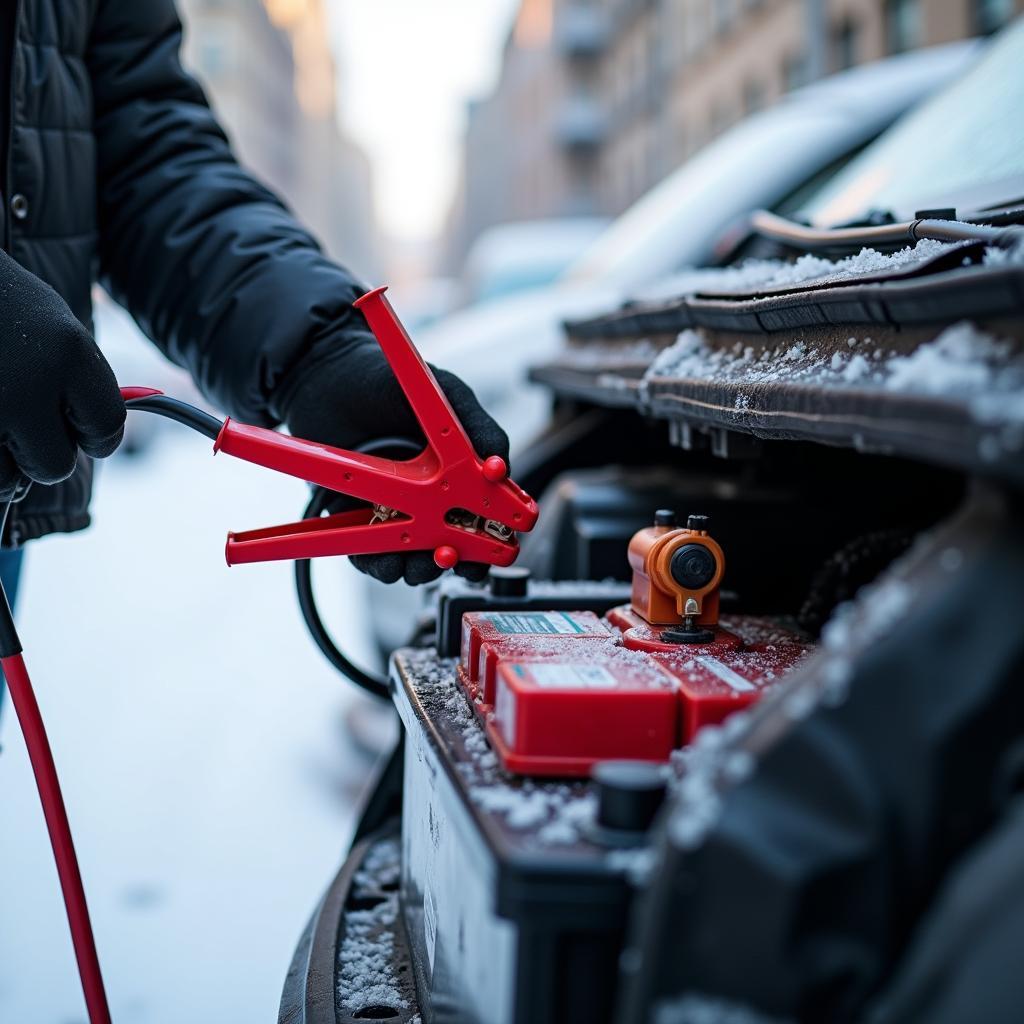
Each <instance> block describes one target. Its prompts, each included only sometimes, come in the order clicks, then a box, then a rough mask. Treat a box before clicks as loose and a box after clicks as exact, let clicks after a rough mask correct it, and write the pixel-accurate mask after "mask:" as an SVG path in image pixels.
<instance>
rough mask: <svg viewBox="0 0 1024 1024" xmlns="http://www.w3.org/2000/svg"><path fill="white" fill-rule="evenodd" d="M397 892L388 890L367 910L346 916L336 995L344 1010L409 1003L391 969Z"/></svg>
mask: <svg viewBox="0 0 1024 1024" xmlns="http://www.w3.org/2000/svg"><path fill="white" fill-rule="evenodd" d="M397 923H398V894H397V893H390V894H388V895H387V896H386V897H384V898H383V899H382V900H381V901H380V903H378V904H377V905H376V906H374V907H370V909H369V910H350V911H349V912H348V913H346V915H345V938H344V939H343V940H342V944H341V951H340V952H339V954H338V995H339V996H340V998H341V1005H342V1006H343V1007H344V1008H345V1009H346V1010H352V1011H358V1010H361V1009H364V1008H366V1007H368V1006H395V1007H401V1008H405V1007H407V1006H408V1005H409V1004H408V1002H407V1001H406V999H405V998H404V997H403V996H402V993H401V992H400V991H399V988H398V981H397V979H396V978H395V976H394V972H393V970H392V966H391V964H392V959H393V957H394V949H395V934H394V929H395V928H396V927H397Z"/></svg>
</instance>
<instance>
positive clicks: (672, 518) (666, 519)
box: [654, 508, 676, 526]
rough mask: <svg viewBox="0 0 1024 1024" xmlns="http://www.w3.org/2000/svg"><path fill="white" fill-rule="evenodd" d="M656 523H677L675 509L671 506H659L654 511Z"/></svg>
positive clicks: (668, 524) (673, 524)
mask: <svg viewBox="0 0 1024 1024" xmlns="http://www.w3.org/2000/svg"><path fill="white" fill-rule="evenodd" d="M654 525H655V526H675V525H676V514H675V511H674V510H673V509H670V508H659V509H658V511H657V512H655V513H654Z"/></svg>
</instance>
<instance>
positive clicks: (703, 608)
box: [628, 509, 725, 643]
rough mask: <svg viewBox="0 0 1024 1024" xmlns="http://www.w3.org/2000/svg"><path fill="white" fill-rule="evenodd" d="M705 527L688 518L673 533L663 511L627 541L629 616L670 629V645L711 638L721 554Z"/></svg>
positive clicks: (672, 517) (705, 521) (705, 523)
mask: <svg viewBox="0 0 1024 1024" xmlns="http://www.w3.org/2000/svg"><path fill="white" fill-rule="evenodd" d="M707 526H708V519H707V516H690V517H689V518H688V519H687V521H686V527H685V528H682V529H680V528H677V527H676V523H675V514H674V513H672V512H670V511H668V510H664V509H663V510H661V511H659V512H657V513H656V514H655V521H654V526H649V527H646V528H645V529H643V530H640V531H639V532H638V533H636V534H634V535H633V539H632V540H631V541H630V542H629V552H628V558H629V564H630V567H631V568H632V570H633V595H632V607H633V611H634V612H636V614H637V615H639V616H641V617H642V618H644V619H646V620H647V622H649V623H650V624H651V625H654V626H670V627H673V628H671V629H669V630H666V634H665V639H666V640H668V641H670V642H674V643H708V642H710V641H711V640H712V639H713V638H714V633H713V632H712V630H713V629H714V627H716V626H717V625H718V601H719V587H720V585H721V582H722V576H723V574H724V572H725V555H724V553H723V552H722V549H721V548H720V547H719V546H718V544H717V543H716V542H715V541H714V540H713V539H712V538H711V537H710V536H709V535H708V531H707Z"/></svg>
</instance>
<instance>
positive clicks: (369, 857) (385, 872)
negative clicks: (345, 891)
mask: <svg viewBox="0 0 1024 1024" xmlns="http://www.w3.org/2000/svg"><path fill="white" fill-rule="evenodd" d="M401 873H402V850H401V844H400V843H399V841H398V839H397V838H389V839H382V840H380V841H379V842H376V843H374V844H373V846H371V847H370V849H369V850H368V851H367V853H366V856H365V857H364V858H363V863H362V864H360V865H359V870H358V871H356V873H355V875H354V876H353V877H352V885H353V888H354V890H355V891H356V892H362V891H365V890H367V889H371V890H372V889H382V888H386V887H388V886H391V887H394V886H395V885H396V884H397V883H398V879H399V876H400V875H401Z"/></svg>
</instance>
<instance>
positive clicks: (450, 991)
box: [391, 649, 664, 1024]
mask: <svg viewBox="0 0 1024 1024" xmlns="http://www.w3.org/2000/svg"><path fill="white" fill-rule="evenodd" d="M391 678H392V683H393V686H392V693H393V699H394V702H395V706H396V707H397V709H398V713H399V716H400V719H401V722H402V728H403V734H404V752H403V787H404V788H403V800H402V842H401V847H402V866H401V883H400V908H401V915H402V922H403V924H404V926H405V928H404V930H405V935H406V937H407V938H408V943H409V950H410V955H411V962H412V970H413V972H414V975H415V981H416V994H417V1009H418V1011H419V1013H420V1015H421V1018H422V1020H423V1021H424V1024H556V1022H557V1024H611V1022H612V1020H613V1007H614V1005H615V998H616V987H617V984H618V958H619V956H620V953H621V950H622V945H623V941H624V935H625V929H626V926H627V923H628V919H629V912H630V906H631V901H632V898H633V892H634V888H633V882H632V881H631V879H632V878H633V877H634V874H633V873H634V872H636V871H640V870H642V869H643V865H644V864H645V863H647V861H648V860H649V858H650V856H651V853H650V850H649V848H648V847H647V846H646V845H645V843H646V837H647V831H646V828H647V826H649V823H650V819H649V818H648V819H647V821H646V822H644V820H643V819H640V820H638V821H637V822H636V825H637V826H638V827H637V831H635V832H633V833H623V831H622V830H620V835H617V836H611V837H610V836H609V835H608V834H607V832H609V831H614V830H603V829H602V827H601V817H600V807H601V799H600V796H599V794H598V792H597V790H596V788H595V784H593V783H590V782H588V781H586V780H581V779H574V780H566V779H537V778H529V777H517V776H514V775H510V774H509V773H507V772H506V771H504V770H503V768H502V766H501V764H500V762H499V759H498V757H497V756H496V755H495V753H494V751H493V749H492V748H491V745H490V743H489V742H488V738H487V734H486V728H485V724H484V722H483V721H482V720H481V718H480V717H479V715H478V714H477V713H476V712H474V710H473V709H472V708H471V707H470V702H469V701H468V700H467V698H466V694H465V691H464V690H463V689H462V687H461V685H460V683H459V680H458V676H457V663H456V661H455V659H452V658H441V657H439V656H438V655H437V654H436V652H435V651H433V650H431V649H424V650H405V651H399V652H397V653H396V654H395V655H394V657H393V658H392V663H391ZM658 770H662V769H661V768H660V766H659V768H658ZM662 785H664V782H662ZM622 834H624V835H625V840H623V839H622V838H621V835H622Z"/></svg>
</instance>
